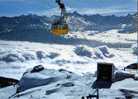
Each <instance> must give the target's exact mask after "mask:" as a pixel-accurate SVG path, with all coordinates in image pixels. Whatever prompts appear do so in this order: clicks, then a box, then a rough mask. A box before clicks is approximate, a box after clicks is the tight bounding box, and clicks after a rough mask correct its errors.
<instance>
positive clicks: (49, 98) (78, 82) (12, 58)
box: [0, 12, 138, 99]
mask: <svg viewBox="0 0 138 99" xmlns="http://www.w3.org/2000/svg"><path fill="white" fill-rule="evenodd" d="M134 16H136V15H127V16H120V17H118V16H114V15H112V16H102V15H81V14H79V13H77V12H74V13H69V18H68V24H69V26H70V30H71V31H70V32H69V34H68V35H65V36H60V37H57V36H54V35H52V34H51V33H50V32H49V31H48V30H49V26H50V23H49V21H50V20H51V18H49V17H46V16H37V15H22V16H17V17H0V76H2V77H9V78H14V79H18V80H20V87H22V90H20V91H23V92H21V93H18V94H16V95H14V94H15V92H16V91H17V90H16V89H17V88H19V86H10V87H5V88H0V98H2V99H8V98H9V97H10V98H11V99H28V98H31V99H36V98H40V99H43V98H44V99H45V98H46V99H76V98H77V99H78V98H81V96H83V95H84V96H86V95H88V94H89V93H91V92H93V90H92V89H90V88H91V85H92V83H93V81H94V80H95V72H96V68H97V62H111V63H114V65H115V66H116V68H117V69H118V70H119V71H123V69H124V67H125V66H127V65H129V64H131V63H135V62H137V52H138V51H137V50H138V47H137V44H136V43H137V36H136V35H137V33H136V29H135V24H136V22H135V20H134V18H133V17H134ZM54 17H55V16H54ZM127 32H128V33H127ZM36 65H43V66H44V67H45V68H46V69H45V70H43V71H40V72H34V73H32V72H30V70H32V69H29V68H33V67H34V66H36ZM123 72H124V71H123ZM127 72H128V73H129V74H130V75H131V74H133V75H137V71H135V70H134V71H129V70H128V71H127ZM133 78H134V77H133ZM26 81H27V82H26ZM28 81H29V82H30V83H28ZM137 84H138V82H137V81H135V80H133V79H126V80H123V81H120V82H117V83H115V84H113V86H112V88H111V89H106V90H103V91H102V92H100V95H101V96H100V98H102V99H116V98H121V99H125V97H126V96H127V95H129V96H133V98H134V99H137V89H138V88H137ZM39 85H40V86H39ZM41 85H43V86H41ZM86 90H87V91H86ZM111 93H112V95H111ZM12 95H13V96H12ZM55 97H56V98H55ZM61 97H62V98H61Z"/></svg>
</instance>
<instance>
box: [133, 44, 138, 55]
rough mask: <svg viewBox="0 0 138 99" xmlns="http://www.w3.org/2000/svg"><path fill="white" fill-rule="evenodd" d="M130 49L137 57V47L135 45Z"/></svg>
mask: <svg viewBox="0 0 138 99" xmlns="http://www.w3.org/2000/svg"><path fill="white" fill-rule="evenodd" d="M132 49H133V53H134V54H136V55H138V45H137V44H134V45H132Z"/></svg>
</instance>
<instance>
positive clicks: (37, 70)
mask: <svg viewBox="0 0 138 99" xmlns="http://www.w3.org/2000/svg"><path fill="white" fill-rule="evenodd" d="M42 70H44V67H43V66H42V65H38V66H35V67H34V68H33V70H32V71H31V73H34V72H39V71H42Z"/></svg>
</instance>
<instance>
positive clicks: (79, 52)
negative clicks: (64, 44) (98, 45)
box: [74, 46, 92, 57]
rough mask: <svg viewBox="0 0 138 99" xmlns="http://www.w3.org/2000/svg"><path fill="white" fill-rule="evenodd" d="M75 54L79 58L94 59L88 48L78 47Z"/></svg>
mask: <svg viewBox="0 0 138 99" xmlns="http://www.w3.org/2000/svg"><path fill="white" fill-rule="evenodd" d="M74 52H75V53H76V54H77V55H79V56H86V57H92V52H91V50H90V48H89V47H87V46H77V47H76V48H75V50H74Z"/></svg>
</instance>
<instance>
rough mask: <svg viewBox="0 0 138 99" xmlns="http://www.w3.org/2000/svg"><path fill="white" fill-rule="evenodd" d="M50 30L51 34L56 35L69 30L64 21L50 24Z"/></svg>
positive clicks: (66, 32)
mask: <svg viewBox="0 0 138 99" xmlns="http://www.w3.org/2000/svg"><path fill="white" fill-rule="evenodd" d="M51 32H52V34H54V35H56V36H60V35H65V34H68V32H69V27H68V24H67V23H66V22H64V23H62V22H61V23H58V24H52V26H51Z"/></svg>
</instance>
